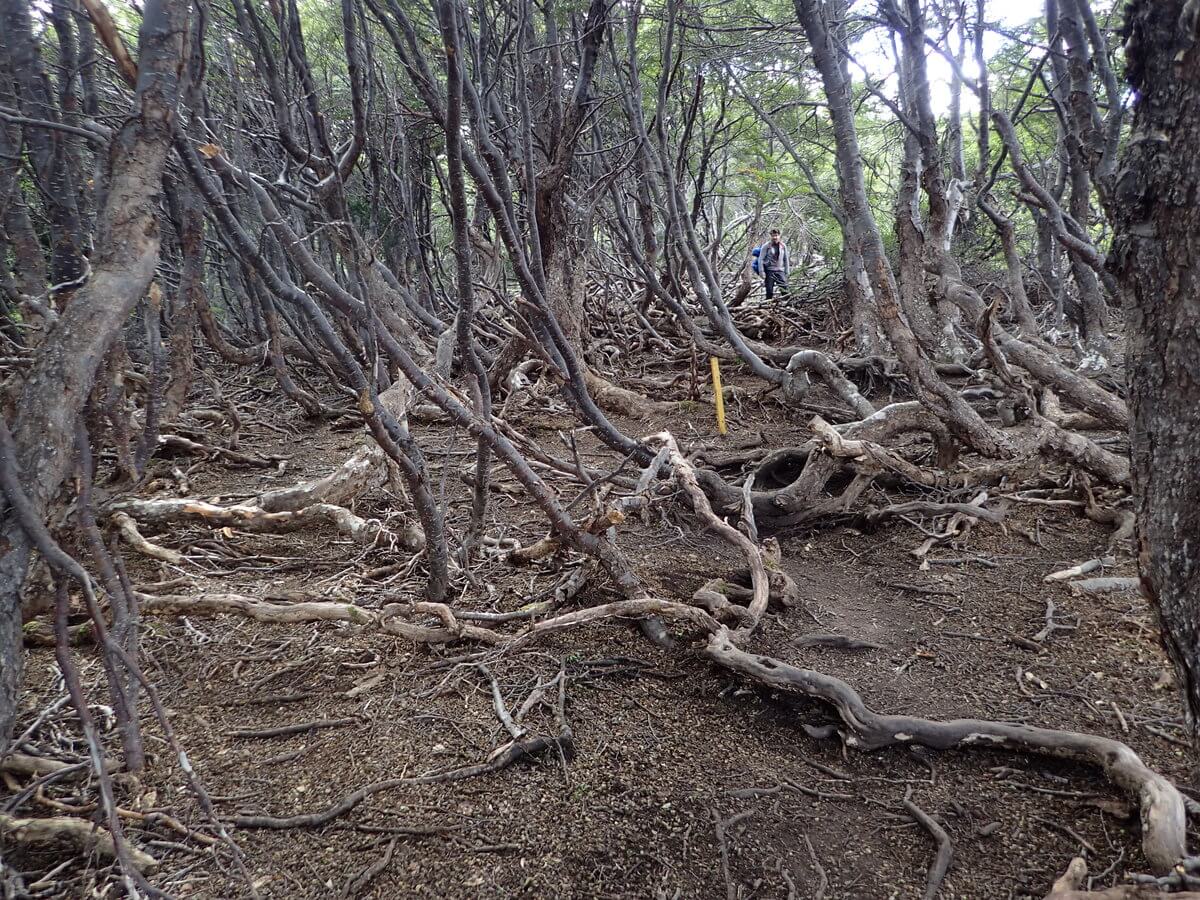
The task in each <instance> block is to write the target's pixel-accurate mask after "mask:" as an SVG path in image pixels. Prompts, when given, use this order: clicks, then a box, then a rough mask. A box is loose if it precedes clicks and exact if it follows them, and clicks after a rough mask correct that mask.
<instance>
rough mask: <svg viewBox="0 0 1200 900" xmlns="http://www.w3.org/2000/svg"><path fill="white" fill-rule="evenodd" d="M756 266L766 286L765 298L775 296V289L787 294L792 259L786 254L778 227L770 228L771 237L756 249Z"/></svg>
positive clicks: (785, 246) (785, 247)
mask: <svg viewBox="0 0 1200 900" xmlns="http://www.w3.org/2000/svg"><path fill="white" fill-rule="evenodd" d="M758 267H759V269H761V270H762V275H763V283H764V284H765V285H766V288H767V299H768V300H770V299H771V298H772V297H774V296H775V289H776V288H779V293H780V294H781V295H783V296H786V295H787V292H788V284H787V279H788V275H789V274H790V273H791V271H792V259H791V257H790V256H788V248H787V244H785V243H784V242H783V240H782V239H781V238H780V236H779V229H778V228H772V229H771V238H770V240H768V241H767V242H766V243H765V244H763V245H762V246H761V247H760V248H759V250H758Z"/></svg>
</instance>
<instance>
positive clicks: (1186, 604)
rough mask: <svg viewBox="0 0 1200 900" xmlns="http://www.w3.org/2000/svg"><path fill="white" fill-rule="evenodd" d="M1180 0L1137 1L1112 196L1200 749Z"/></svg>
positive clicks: (1151, 560)
mask: <svg viewBox="0 0 1200 900" xmlns="http://www.w3.org/2000/svg"><path fill="white" fill-rule="evenodd" d="M1195 7H1196V4H1195V3H1194V2H1188V3H1184V2H1183V0H1134V2H1132V3H1130V4H1129V11H1128V14H1127V15H1128V25H1127V27H1128V35H1129V38H1128V44H1127V47H1126V60H1127V77H1128V79H1129V82H1130V84H1131V85H1132V87H1133V90H1134V92H1135V97H1136V106H1135V110H1134V123H1133V134H1132V137H1131V139H1130V141H1129V144H1128V146H1127V148H1126V151H1125V156H1124V160H1123V165H1122V169H1121V171H1120V172H1119V174H1118V177H1117V183H1116V190H1115V199H1116V203H1115V207H1116V213H1117V215H1116V240H1115V243H1114V247H1113V252H1112V253H1111V254H1110V259H1109V265H1110V268H1111V271H1112V272H1113V273H1114V274H1116V275H1117V276H1118V278H1120V280H1121V282H1122V284H1123V285H1124V289H1125V312H1126V321H1127V323H1128V331H1127V334H1128V349H1127V351H1126V360H1127V369H1128V378H1129V399H1130V405H1131V411H1132V426H1131V429H1130V432H1131V444H1132V454H1133V480H1134V488H1135V494H1136V512H1137V544H1138V561H1139V566H1140V570H1141V580H1142V588H1143V590H1144V591H1145V592H1146V595H1147V596H1148V597H1149V599H1150V602H1151V604H1152V605H1153V606H1154V608H1155V609H1156V610H1157V612H1158V618H1159V623H1160V626H1161V629H1162V637H1163V642H1164V644H1165V645H1166V649H1167V653H1168V654H1169V656H1170V657H1171V660H1172V661H1173V662H1174V664H1175V668H1176V670H1177V673H1178V676H1179V682H1180V689H1181V691H1182V693H1183V697H1184V701H1185V702H1186V704H1187V710H1188V713H1189V716H1188V718H1189V722H1190V727H1191V730H1192V737H1193V740H1197V743H1200V740H1198V739H1200V730H1198V727H1197V723H1198V722H1200V548H1198V547H1197V541H1200V469H1198V468H1197V465H1196V443H1195V442H1196V435H1198V434H1200V293H1198V291H1200V284H1198V283H1197V278H1196V259H1197V257H1198V255H1200V205H1198V204H1197V194H1198V193H1200V155H1198V154H1197V153H1196V147H1197V146H1198V145H1200V46H1197V44H1196V26H1197V11H1196V8H1195Z"/></svg>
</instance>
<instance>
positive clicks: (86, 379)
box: [0, 0, 191, 753]
mask: <svg viewBox="0 0 1200 900" xmlns="http://www.w3.org/2000/svg"><path fill="white" fill-rule="evenodd" d="M20 2H21V0H17V4H18V5H20ZM190 7H191V4H190V3H189V2H187V0H150V2H148V3H147V4H146V6H145V10H144V13H143V18H142V25H141V30H140V40H139V49H140V51H141V54H140V55H141V65H140V67H139V73H138V83H137V94H136V97H135V99H134V106H133V111H132V114H131V115H130V116H129V117H128V118H127V119H126V120H125V124H124V125H123V126H122V127H121V130H120V131H118V132H117V133H116V134H115V135H114V137H113V144H112V152H111V171H112V177H111V181H110V189H109V192H108V195H107V198H106V201H105V207H104V210H103V211H102V212H101V214H100V216H99V221H98V227H99V234H98V238H97V241H96V252H95V254H94V255H93V259H92V263H93V264H92V277H91V279H90V280H89V281H88V283H87V284H86V285H85V286H84V287H83V288H82V289H81V290H80V291H79V293H78V294H76V296H75V298H74V299H73V300H72V301H71V302H70V303H69V304H68V305H67V307H66V309H65V310H64V311H63V313H62V316H61V318H60V320H59V324H58V325H57V327H55V329H54V330H53V332H51V334H50V335H49V337H48V338H47V340H46V342H45V344H44V345H43V349H42V352H41V355H40V356H39V357H38V361H37V365H36V366H35V367H34V368H33V369H32V370H31V371H30V373H29V377H28V378H27V379H26V381H25V384H24V386H23V388H22V390H21V396H20V399H19V400H18V402H17V405H16V408H17V410H18V411H19V412H18V415H17V419H16V421H15V423H14V424H13V437H14V443H15V447H16V457H17V458H16V460H15V462H16V464H17V466H18V467H19V469H20V472H21V475H22V481H23V485H24V488H25V491H26V493H27V494H28V495H29V498H30V499H31V500H32V502H33V504H34V507H35V509H36V510H37V511H38V513H40V514H45V512H46V510H47V508H48V507H49V505H50V502H51V500H52V499H53V498H54V496H55V495H56V494H57V493H58V489H59V487H60V486H61V485H62V482H63V479H64V478H65V477H66V476H67V474H68V472H69V471H70V467H71V464H72V460H73V452H72V445H73V443H74V439H75V426H76V420H77V419H78V417H79V414H80V411H81V410H82V408H83V404H84V402H85V401H86V400H87V397H88V395H89V394H90V393H91V390H92V385H93V384H94V383H95V379H96V373H97V371H98V370H99V368H100V366H101V364H102V362H103V360H104V356H105V354H106V353H107V351H108V349H109V347H111V345H112V343H113V341H114V339H115V338H116V337H117V336H118V335H119V334H120V332H121V329H122V327H123V326H124V324H125V321H126V319H128V317H129V314H130V312H132V310H133V308H134V307H135V306H136V305H137V303H138V301H139V300H140V299H141V298H142V297H143V296H144V295H145V293H146V289H147V287H148V286H149V284H150V280H151V278H152V277H153V275H154V269H155V266H156V265H157V263H158V247H159V231H158V192H159V190H160V189H161V184H162V173H163V165H164V163H165V162H166V157H167V152H168V149H169V147H170V141H171V120H172V118H173V117H174V114H175V106H176V103H177V101H178V99H179V71H180V62H181V56H182V50H183V38H184V35H185V34H186V33H187V22H188V16H189V11H190ZM8 513H9V509H8V507H7V506H6V507H5V515H4V519H3V522H2V524H0V753H3V752H4V750H5V749H6V748H7V745H8V740H9V736H10V734H11V731H12V724H13V719H14V716H15V713H16V704H17V693H18V691H19V688H20V683H21V668H22V666H21V663H22V659H21V613H20V591H21V587H22V584H23V583H24V580H25V569H26V566H27V564H28V561H29V550H30V544H29V540H28V538H27V536H26V535H25V534H24V532H23V531H22V530H21V528H20V526H19V525H18V524H17V523H16V521H15V519H14V518H13V517H12V516H11V515H9V514H8Z"/></svg>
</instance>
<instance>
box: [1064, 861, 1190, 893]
mask: <svg viewBox="0 0 1200 900" xmlns="http://www.w3.org/2000/svg"><path fill="white" fill-rule="evenodd" d="M1086 881H1087V863H1086V862H1084V860H1083V857H1081V856H1077V857H1075V858H1074V859H1073V860H1071V864H1070V865H1069V866H1067V871H1066V872H1064V873H1063V875H1062V877H1061V878H1059V879H1058V881H1056V882H1054V886H1053V887H1052V888H1050V893H1049V894H1047V895H1046V900H1155V898H1158V900H1162V898H1163V897H1167V896H1170V897H1171V898H1172V900H1200V894H1197V893H1196V892H1195V891H1184V892H1182V893H1179V894H1170V895H1168V894H1164V893H1162V892H1161V891H1159V890H1158V888H1156V887H1143V886H1140V885H1133V884H1123V885H1118V886H1117V887H1111V888H1108V889H1107V890H1103V891H1088V890H1085V889H1084V885H1085V883H1086Z"/></svg>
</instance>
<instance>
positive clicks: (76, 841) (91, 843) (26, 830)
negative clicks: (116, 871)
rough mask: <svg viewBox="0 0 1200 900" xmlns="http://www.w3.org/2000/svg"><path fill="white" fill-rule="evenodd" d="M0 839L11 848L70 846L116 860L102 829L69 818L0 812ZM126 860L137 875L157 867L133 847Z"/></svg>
mask: <svg viewBox="0 0 1200 900" xmlns="http://www.w3.org/2000/svg"><path fill="white" fill-rule="evenodd" d="M0 838H3V839H4V841H5V843H8V844H12V845H14V846H29V847H43V846H54V845H56V844H69V845H71V847H72V848H73V849H74V850H75V851H76V852H82V853H85V854H88V853H98V854H100V855H101V856H105V857H107V858H109V859H116V858H117V845H116V842H115V841H114V840H113V836H112V834H110V833H109V831H108V830H107V829H105V828H102V827H101V826H99V825H97V824H95V823H94V822H89V821H88V820H87V819H76V818H72V817H69V816H57V817H55V818H49V819H27V818H18V817H16V816H10V815H8V814H7V813H0ZM125 850H126V852H127V853H128V859H129V861H130V862H131V863H132V864H133V865H134V866H135V867H136V868H137V870H138V871H139V872H147V871H149V870H151V869H154V868H156V867H157V866H158V860H157V859H155V858H154V857H153V856H151V855H150V854H149V853H146V852H144V851H142V850H139V849H137V848H136V847H133V846H128V845H127V846H126V848H125Z"/></svg>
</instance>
